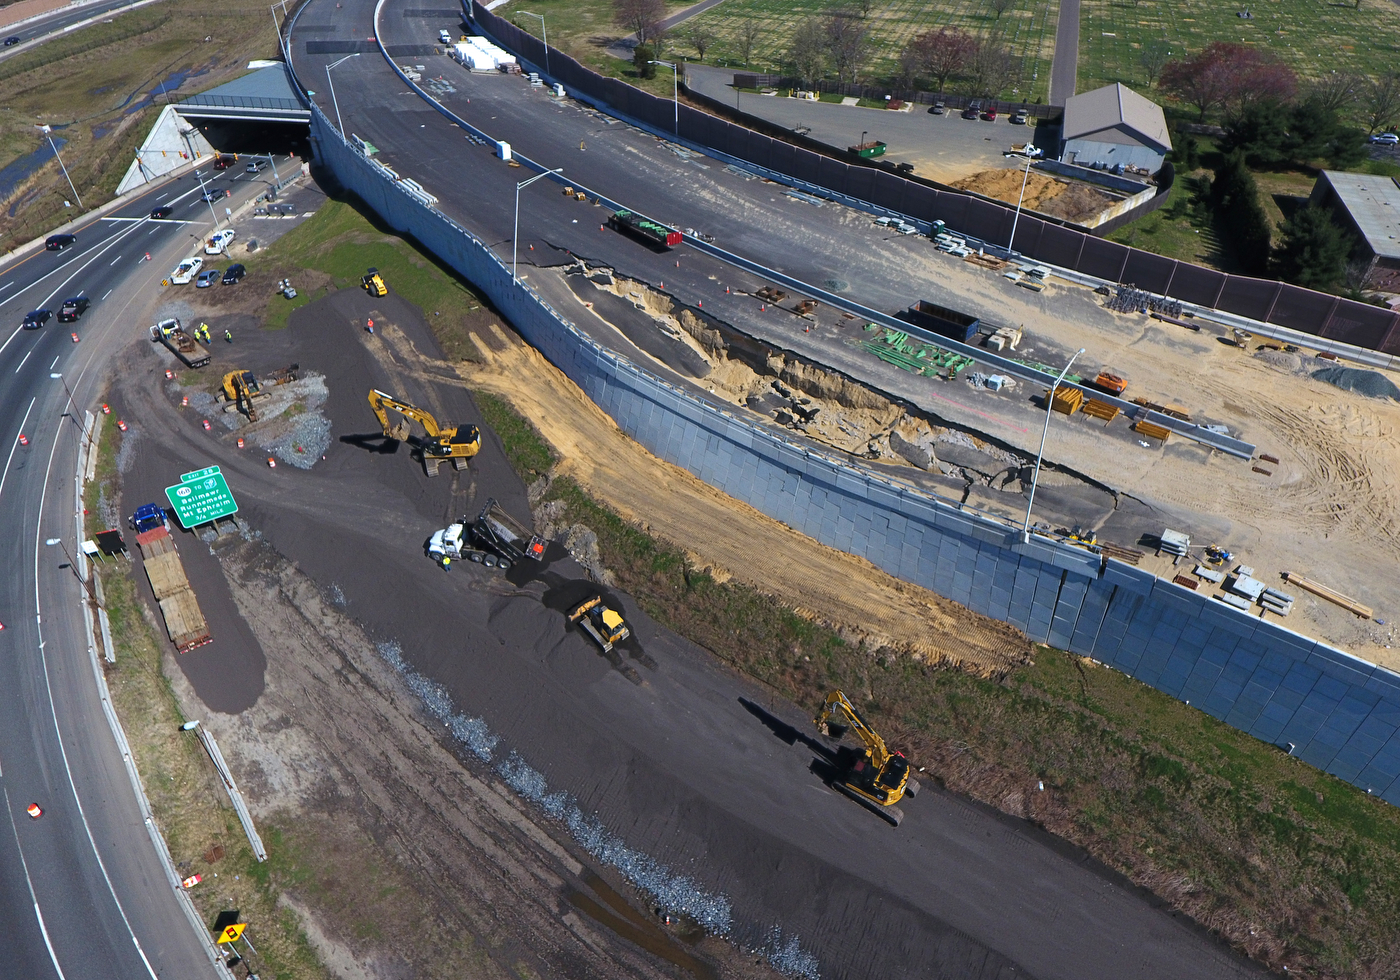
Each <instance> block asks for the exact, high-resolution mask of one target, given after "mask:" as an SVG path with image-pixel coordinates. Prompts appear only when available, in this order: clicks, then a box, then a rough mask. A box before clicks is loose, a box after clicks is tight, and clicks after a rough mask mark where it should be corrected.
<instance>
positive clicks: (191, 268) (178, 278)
mask: <svg viewBox="0 0 1400 980" xmlns="http://www.w3.org/2000/svg"><path fill="white" fill-rule="evenodd" d="M203 266H204V260H203V259H201V258H200V257H199V256H197V255H196V256H192V257H191V258H188V259H185V261H183V262H181V263H180V264H179V265H177V266H176V267H175V271H174V272H172V273H170V281H171V282H173V283H174V284H175V285H177V286H184V285H188V284H189V282H190V281H191V280H192V279H194V277H195V276H197V275H199V270H200V269H201V268H203Z"/></svg>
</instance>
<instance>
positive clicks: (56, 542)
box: [44, 538, 103, 609]
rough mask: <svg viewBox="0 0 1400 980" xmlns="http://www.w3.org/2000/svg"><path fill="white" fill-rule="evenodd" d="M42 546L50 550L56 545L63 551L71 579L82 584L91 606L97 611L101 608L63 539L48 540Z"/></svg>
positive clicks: (89, 583)
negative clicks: (71, 573)
mask: <svg viewBox="0 0 1400 980" xmlns="http://www.w3.org/2000/svg"><path fill="white" fill-rule="evenodd" d="M44 544H46V545H48V546H49V547H50V548H52V547H53V546H54V545H58V546H59V547H60V548H62V549H63V557H64V558H67V559H68V567H69V568H70V569H72V570H73V577H74V578H76V579H77V580H78V581H79V582H82V583H83V588H84V589H86V590H87V594H88V596H89V597H90V598H91V599H92V601H93V604H94V605H95V606H97V608H99V609H101V608H103V606H102V603H101V602H99V601H98V598H97V593H96V592H94V591H93V589H92V583H91V582H90V581H88V580H87V579H85V578H83V574H82V572H80V571H78V563H77V562H75V561H74V560H73V556H72V555H70V554H69V553H68V545H67V544H65V543H64V541H63V539H62V538H49V539H48V540H47V541H45V542H44Z"/></svg>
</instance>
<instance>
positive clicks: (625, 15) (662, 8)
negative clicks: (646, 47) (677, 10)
mask: <svg viewBox="0 0 1400 980" xmlns="http://www.w3.org/2000/svg"><path fill="white" fill-rule="evenodd" d="M613 15H614V17H616V18H617V22H618V23H619V24H621V25H622V26H623V27H626V28H628V29H629V30H631V31H632V32H633V33H634V34H636V35H637V43H638V44H646V43H647V41H649V40H651V38H652V35H654V34H655V33H656V28H657V26H658V25H659V24H660V23H661V21H662V20H663V19H664V18H665V16H666V3H665V0H613Z"/></svg>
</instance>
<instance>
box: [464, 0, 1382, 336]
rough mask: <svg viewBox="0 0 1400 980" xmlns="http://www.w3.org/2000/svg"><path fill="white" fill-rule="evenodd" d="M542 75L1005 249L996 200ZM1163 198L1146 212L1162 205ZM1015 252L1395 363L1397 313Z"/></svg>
mask: <svg viewBox="0 0 1400 980" xmlns="http://www.w3.org/2000/svg"><path fill="white" fill-rule="evenodd" d="M462 4H463V9H464V10H465V11H466V13H467V16H469V17H470V18H472V19H473V21H474V22H475V24H476V25H477V27H478V28H479V29H480V30H481V31H482V32H483V33H485V34H487V35H489V36H490V37H491V38H492V40H494V41H495V42H496V43H497V44H499V45H501V46H502V47H503V48H506V49H507V50H509V51H512V52H514V53H516V54H517V55H518V56H520V57H521V58H522V59H524V60H526V61H529V62H530V63H531V64H533V65H535V66H536V67H539V66H542V65H543V64H544V60H545V51H546V49H545V45H544V44H543V43H542V42H541V41H540V39H539V38H537V37H534V36H533V35H531V34H529V33H527V32H526V31H523V30H521V29H520V28H518V27H516V26H515V25H514V24H511V23H509V22H508V21H506V20H503V19H502V18H500V17H498V16H496V15H495V14H493V13H491V12H490V11H488V10H487V9H486V8H485V7H484V6H482V5H481V3H480V2H479V0H462ZM548 52H549V53H548V58H549V68H550V71H549V74H550V76H551V77H552V78H553V79H555V80H557V81H559V82H561V83H562V84H563V85H564V87H565V88H566V89H567V90H568V91H570V92H577V93H579V94H581V95H584V96H586V97H587V98H589V99H592V100H596V101H598V102H601V103H604V104H606V105H607V106H609V107H610V108H611V110H612V111H614V112H615V113H616V114H617V115H619V116H622V117H625V118H627V119H629V120H635V121H636V122H638V123H640V124H641V125H643V126H645V127H646V128H648V129H650V130H651V131H652V132H655V133H657V134H660V135H668V134H671V133H672V132H673V131H674V128H675V127H674V123H673V120H674V119H675V117H676V115H677V114H678V115H679V127H678V129H679V133H680V137H679V141H680V142H687V143H691V144H694V145H695V146H697V147H706V148H710V149H713V150H715V151H717V152H719V153H722V154H726V155H728V156H730V157H732V158H734V159H737V160H741V161H744V162H747V163H751V164H753V165H755V166H758V167H762V168H764V169H766V170H770V171H772V172H774V173H776V174H782V175H785V176H786V177H789V178H792V179H793V180H795V181H798V182H802V183H806V184H810V185H812V186H814V187H817V188H822V189H824V190H827V191H830V192H832V193H835V194H840V195H845V196H848V197H851V198H856V199H858V200H861V201H865V202H868V203H869V204H872V205H875V206H876V207H879V208H884V209H887V210H889V211H893V212H896V213H899V214H904V215H908V216H909V217H912V218H916V219H919V220H922V221H933V220H935V219H938V220H942V221H944V222H946V223H947V224H948V225H949V226H950V227H952V228H956V229H957V230H958V231H959V232H961V233H963V234H964V235H968V236H971V237H973V238H976V239H978V240H980V241H984V242H992V243H997V245H998V247H1005V243H1006V242H1008V241H1009V240H1010V237H1011V230H1012V224H1013V220H1014V219H1013V210H1012V209H1011V208H1010V207H1008V206H1006V205H1005V204H1002V203H1000V202H993V201H991V200H988V199H984V198H979V197H973V196H970V195H968V194H967V193H966V192H961V191H955V190H953V189H951V188H949V189H941V188H940V187H937V186H935V185H933V184H932V183H931V182H928V181H920V180H916V179H907V178H904V177H901V176H899V175H898V174H896V173H895V172H893V170H886V169H883V168H878V167H871V166H866V165H860V164H848V163H845V162H843V161H842V160H839V159H835V158H833V157H832V156H824V155H822V154H820V153H817V152H813V151H812V150H810V149H807V148H805V147H802V146H796V145H794V144H793V143H791V142H786V141H784V140H778V139H774V138H772V137H769V136H766V135H764V134H763V133H759V132H755V131H754V130H751V129H747V128H745V127H743V126H738V125H735V124H733V123H731V122H729V121H728V120H726V119H722V118H720V117H718V116H715V115H711V114H710V113H707V112H702V111H700V110H698V109H695V108H692V107H691V106H688V105H682V106H680V108H679V112H678V113H677V110H676V109H675V108H674V107H673V105H672V103H671V100H670V99H660V98H657V97H656V96H654V95H652V94H650V93H649V92H643V91H642V90H641V89H638V88H634V87H633V86H631V85H628V84H627V83H626V82H623V81H620V80H618V79H615V78H604V77H603V76H602V75H599V74H597V73H596V72H594V71H592V70H590V69H588V68H585V67H584V66H583V65H581V64H579V63H578V62H577V61H574V60H573V59H572V58H570V57H569V56H568V55H566V54H564V53H563V52H561V51H557V50H555V49H553V48H550V49H548ZM1165 198H1166V195H1164V194H1159V195H1157V196H1156V197H1154V198H1153V199H1152V200H1151V201H1149V202H1148V204H1147V205H1146V206H1144V210H1152V209H1153V207H1159V206H1160V205H1161V203H1162V202H1163V201H1164V200H1165ZM1139 213H1142V212H1134V213H1133V214H1128V215H1119V216H1118V217H1116V218H1113V219H1110V220H1109V221H1106V222H1104V223H1103V224H1101V225H1100V226H1099V227H1098V228H1097V229H1096V231H1097V232H1098V234H1099V235H1106V234H1108V233H1109V232H1110V231H1112V230H1113V229H1114V228H1116V227H1118V226H1119V225H1120V224H1122V223H1123V222H1125V221H1129V220H1132V219H1133V217H1134V216H1135V215H1136V214H1139ZM1015 228H1016V240H1015V241H1014V242H1013V243H1012V248H1014V249H1015V250H1016V251H1018V252H1020V253H1021V254H1022V255H1024V256H1026V257H1028V258H1033V259H1037V260H1039V261H1042V262H1047V263H1051V264H1054V265H1057V266H1060V267H1063V268H1067V269H1072V270H1074V271H1076V272H1080V273H1083V274H1084V275H1087V276H1093V277H1095V278H1097V279H1103V280H1107V281H1108V282H1114V283H1133V284H1134V285H1136V286H1137V287H1138V288H1140V289H1145V290H1147V291H1149V292H1153V293H1159V294H1164V295H1170V296H1172V297H1174V298H1176V299H1178V300H1181V301H1182V302H1185V303H1190V304H1192V305H1195V306H1201V307H1207V308H1210V309H1217V310H1221V311H1223V312H1226V313H1232V314H1235V315H1237V316H1243V317H1248V318H1250V319H1252V320H1259V321H1262V322H1264V323H1274V324H1278V325H1279V326H1282V327H1288V328H1290V329H1293V330H1300V331H1302V332H1304V333H1307V334H1310V335H1312V336H1314V337H1317V338H1318V342H1317V343H1315V345H1314V346H1320V347H1322V348H1324V349H1325V348H1326V347H1327V343H1326V342H1327V341H1337V342H1340V343H1343V344H1350V345H1352V346H1355V347H1362V348H1366V349H1368V350H1374V351H1380V352H1382V353H1384V354H1388V355H1400V312H1397V311H1394V310H1390V309H1386V308H1384V307H1378V306H1371V305H1370V304H1369V303H1358V302H1355V301H1353V300H1349V299H1342V298H1341V297H1339V296H1332V295H1330V294H1327V293H1317V292H1313V291H1312V290H1310V289H1304V288H1303V287H1301V286H1294V285H1291V284H1289V283H1283V282H1278V281H1274V280H1266V279H1250V278H1247V277H1245V276H1232V275H1227V274H1226V273H1223V272H1218V271H1216V270H1214V269H1206V268H1204V267H1202V266H1198V265H1191V264H1190V263H1187V262H1180V261H1178V260H1176V259H1171V258H1167V257H1165V256H1162V255H1155V254H1153V253H1151V252H1144V251H1141V250H1139V249H1135V248H1129V247H1128V246H1127V245H1120V244H1118V243H1117V242H1110V241H1107V240H1105V239H1103V238H1096V237H1094V235H1091V234H1086V233H1084V232H1081V231H1077V230H1075V229H1073V228H1067V227H1063V226H1061V225H1060V224H1056V223H1053V222H1050V221H1043V220H1041V219H1039V218H1037V217H1034V216H1032V215H1026V214H1022V215H1021V216H1020V220H1019V223H1016V225H1015Z"/></svg>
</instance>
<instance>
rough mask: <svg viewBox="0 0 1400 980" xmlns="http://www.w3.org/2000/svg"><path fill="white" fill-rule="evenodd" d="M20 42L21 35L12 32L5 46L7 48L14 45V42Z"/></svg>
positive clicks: (6, 39)
mask: <svg viewBox="0 0 1400 980" xmlns="http://www.w3.org/2000/svg"><path fill="white" fill-rule="evenodd" d="M18 43H19V35H18V34H11V35H10V36H9V37H7V38H5V47H7V48H8V47H9V46H10V45H12V44H18Z"/></svg>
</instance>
